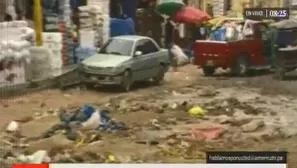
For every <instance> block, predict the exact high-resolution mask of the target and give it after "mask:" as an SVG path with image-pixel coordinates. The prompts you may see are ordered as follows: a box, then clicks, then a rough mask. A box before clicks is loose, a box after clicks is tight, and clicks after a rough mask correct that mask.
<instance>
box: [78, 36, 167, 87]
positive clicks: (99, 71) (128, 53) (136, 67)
mask: <svg viewBox="0 0 297 168" xmlns="http://www.w3.org/2000/svg"><path fill="white" fill-rule="evenodd" d="M168 68H169V55H168V50H166V49H162V48H160V47H159V46H158V44H157V43H156V42H155V41H154V40H153V39H151V38H149V37H145V36H137V35H129V36H126V35H125V36H117V37H113V38H111V39H109V40H108V41H107V42H106V44H104V45H103V47H102V48H101V49H100V50H99V52H98V53H96V54H95V55H93V56H91V57H89V58H87V59H85V60H83V61H82V63H81V65H80V72H81V73H80V74H81V78H82V82H83V83H84V84H88V85H90V84H91V85H95V84H99V85H120V86H122V87H123V89H124V90H125V91H130V89H131V86H132V84H133V83H134V82H136V81H143V80H148V79H153V81H154V82H156V83H157V84H160V83H161V82H162V81H163V79H164V75H165V73H166V72H167V71H168Z"/></svg>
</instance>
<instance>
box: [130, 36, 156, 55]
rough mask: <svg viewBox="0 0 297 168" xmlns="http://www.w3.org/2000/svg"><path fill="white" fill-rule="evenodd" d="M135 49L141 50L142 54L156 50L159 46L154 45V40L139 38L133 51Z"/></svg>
mask: <svg viewBox="0 0 297 168" xmlns="http://www.w3.org/2000/svg"><path fill="white" fill-rule="evenodd" d="M136 51H141V52H142V54H143V55H144V54H149V53H154V52H158V51H159V48H158V47H157V46H156V44H155V43H154V42H152V40H150V39H143V40H139V41H138V42H137V43H136V47H135V52H136Z"/></svg>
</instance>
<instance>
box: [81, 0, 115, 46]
mask: <svg viewBox="0 0 297 168" xmlns="http://www.w3.org/2000/svg"><path fill="white" fill-rule="evenodd" d="M88 3H89V6H81V7H79V11H80V14H79V16H80V30H82V31H91V30H93V31H94V33H95V35H94V37H95V41H94V45H95V46H96V47H100V46H102V44H103V43H105V42H106V41H107V40H108V39H109V29H110V28H109V22H110V19H109V13H108V12H109V1H108V0H104V1H102V0H97V1H91V2H90V1H89V2H88ZM80 36H81V34H80Z"/></svg>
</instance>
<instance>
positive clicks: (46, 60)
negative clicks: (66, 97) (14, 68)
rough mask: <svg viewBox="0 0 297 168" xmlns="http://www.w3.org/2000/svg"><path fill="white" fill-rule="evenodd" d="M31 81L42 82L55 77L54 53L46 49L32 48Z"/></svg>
mask: <svg viewBox="0 0 297 168" xmlns="http://www.w3.org/2000/svg"><path fill="white" fill-rule="evenodd" d="M30 54H31V66H30V71H31V73H30V74H31V79H33V80H40V79H46V78H50V77H52V76H53V70H52V64H50V63H51V62H52V59H51V57H52V53H51V52H50V50H48V49H47V48H45V47H31V48H30Z"/></svg>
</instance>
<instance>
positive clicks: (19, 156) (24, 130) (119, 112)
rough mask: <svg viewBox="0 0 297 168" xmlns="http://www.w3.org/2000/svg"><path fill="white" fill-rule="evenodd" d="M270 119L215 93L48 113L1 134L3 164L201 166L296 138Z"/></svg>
mask: <svg viewBox="0 0 297 168" xmlns="http://www.w3.org/2000/svg"><path fill="white" fill-rule="evenodd" d="M206 92H207V93H206ZM268 114H271V113H269V112H268V109H264V108H260V107H256V106H254V105H253V104H252V103H249V102H243V101H241V100H240V99H239V98H237V97H232V98H230V97H223V96H220V92H218V91H216V90H214V89H210V90H208V91H203V92H202V91H201V92H199V94H197V93H196V92H195V88H194V90H190V89H188V92H183V93H181V92H180V93H177V92H176V93H174V95H173V94H172V92H169V91H168V92H166V93H165V92H162V96H158V95H157V94H156V95H155V96H151V97H147V96H142V97H141V96H138V97H137V98H135V97H134V98H125V97H118V98H114V99H111V100H110V101H109V102H105V103H103V104H101V106H100V107H97V106H93V105H83V106H81V107H77V108H75V109H67V110H65V109H59V110H53V109H51V110H48V111H46V112H44V113H41V112H40V113H36V114H35V116H33V117H25V118H23V119H19V120H15V121H12V122H10V123H9V124H8V125H7V126H6V127H5V132H2V133H1V137H0V139H1V142H2V143H3V145H1V149H0V150H1V151H0V153H1V156H0V158H1V159H0V161H1V162H3V163H5V164H7V165H9V164H10V163H15V162H26V163H40V162H55V163H60V162H64V163H65V162H67V163H76V162H88V163H110V162H116V163H132V162H133V163H135V162H136V163H144V162H155V163H160V162H171V161H172V160H170V159H173V160H178V159H180V160H179V162H182V161H196V162H197V160H198V161H201V162H203V161H204V160H205V151H208V150H226V149H228V150H230V149H240V147H243V146H244V145H253V144H254V143H256V142H258V141H269V140H272V139H282V138H286V137H289V136H292V135H293V134H290V135H289V134H288V133H287V132H285V131H284V130H285V129H283V125H281V124H274V123H273V121H274V120H275V121H277V119H278V118H279V117H278V116H277V115H276V116H270V115H268ZM111 116H112V117H115V118H117V119H118V120H116V119H114V118H112V117H111ZM119 120H121V121H119ZM122 121H123V122H122ZM33 128H34V129H36V128H40V129H41V130H39V131H36V130H37V129H36V130H34V129H33ZM139 149H141V150H139ZM137 151H138V152H139V151H141V152H139V153H137Z"/></svg>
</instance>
